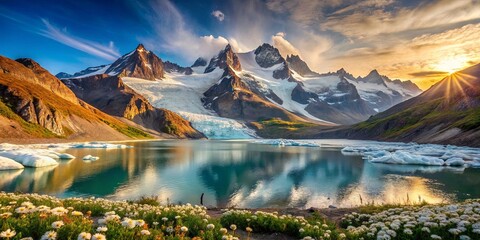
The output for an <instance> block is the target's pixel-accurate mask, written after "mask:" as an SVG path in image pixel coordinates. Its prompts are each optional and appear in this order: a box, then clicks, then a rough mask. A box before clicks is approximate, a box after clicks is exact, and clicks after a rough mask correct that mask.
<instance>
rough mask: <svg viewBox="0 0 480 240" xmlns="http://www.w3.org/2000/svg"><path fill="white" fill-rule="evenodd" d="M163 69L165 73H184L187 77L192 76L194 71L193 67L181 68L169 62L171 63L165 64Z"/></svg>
mask: <svg viewBox="0 0 480 240" xmlns="http://www.w3.org/2000/svg"><path fill="white" fill-rule="evenodd" d="M163 67H164V69H165V71H166V72H169V73H173V72H177V73H183V74H185V75H191V74H192V73H193V70H192V68H191V67H181V66H180V65H178V64H176V63H172V62H169V61H166V62H164V63H163Z"/></svg>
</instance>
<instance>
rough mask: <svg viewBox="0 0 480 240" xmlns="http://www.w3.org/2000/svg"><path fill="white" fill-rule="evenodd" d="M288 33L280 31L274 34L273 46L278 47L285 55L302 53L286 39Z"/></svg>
mask: <svg viewBox="0 0 480 240" xmlns="http://www.w3.org/2000/svg"><path fill="white" fill-rule="evenodd" d="M285 36H286V34H285V33H284V32H279V33H277V34H275V35H273V36H272V42H273V46H274V47H276V48H277V49H278V51H279V52H280V54H281V55H282V56H283V57H285V58H286V57H287V56H288V55H300V53H299V51H298V49H297V48H295V47H294V46H293V45H292V44H291V43H290V42H289V41H287V40H286V39H285Z"/></svg>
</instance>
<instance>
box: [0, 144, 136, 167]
mask: <svg viewBox="0 0 480 240" xmlns="http://www.w3.org/2000/svg"><path fill="white" fill-rule="evenodd" d="M129 147H130V146H128V145H124V144H114V143H105V142H85V143H58V144H25V145H16V144H8V143H2V144H0V157H1V158H0V170H2V169H18V168H20V166H19V165H21V166H22V167H24V166H25V167H46V166H56V165H58V164H59V162H58V161H57V160H70V159H74V158H75V156H73V155H71V154H68V153H64V152H62V151H64V150H65V149H69V148H91V149H124V148H129ZM97 159H98V157H94V156H91V155H90V158H89V159H88V160H90V161H91V160H97ZM12 161H14V162H16V163H17V164H19V165H14V163H12ZM15 166H16V167H17V168H14V167H15ZM9 167H10V168H9Z"/></svg>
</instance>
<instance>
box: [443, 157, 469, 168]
mask: <svg viewBox="0 0 480 240" xmlns="http://www.w3.org/2000/svg"><path fill="white" fill-rule="evenodd" d="M445 165H447V166H458V167H462V166H463V165H465V161H464V160H463V159H461V158H459V157H452V158H449V159H447V160H446V161H445Z"/></svg>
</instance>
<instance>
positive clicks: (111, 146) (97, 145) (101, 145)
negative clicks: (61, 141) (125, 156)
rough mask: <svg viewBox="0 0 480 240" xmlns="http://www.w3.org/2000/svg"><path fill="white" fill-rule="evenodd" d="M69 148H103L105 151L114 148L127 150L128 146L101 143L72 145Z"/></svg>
mask: <svg viewBox="0 0 480 240" xmlns="http://www.w3.org/2000/svg"><path fill="white" fill-rule="evenodd" d="M70 147H71V148H105V149H115V148H129V147H130V146H127V145H124V144H112V143H102V142H90V143H73V144H71V145H70Z"/></svg>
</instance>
